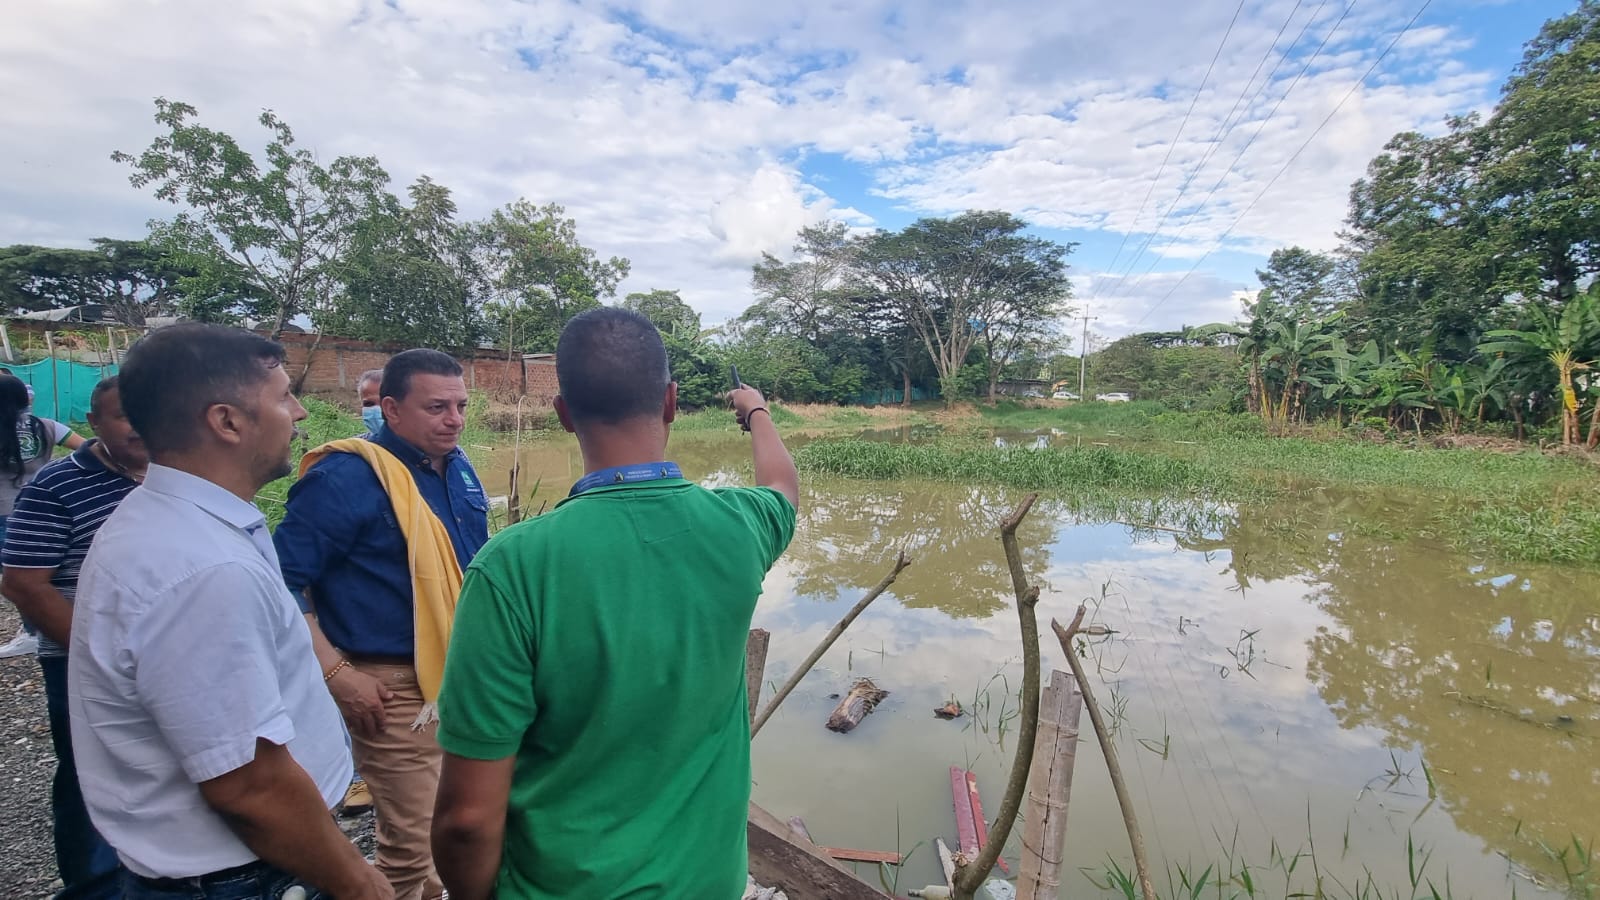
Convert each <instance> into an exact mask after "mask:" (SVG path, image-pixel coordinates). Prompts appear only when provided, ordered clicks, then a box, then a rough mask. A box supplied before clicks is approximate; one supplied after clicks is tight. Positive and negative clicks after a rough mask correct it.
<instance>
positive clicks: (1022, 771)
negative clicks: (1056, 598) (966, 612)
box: [955, 494, 1039, 900]
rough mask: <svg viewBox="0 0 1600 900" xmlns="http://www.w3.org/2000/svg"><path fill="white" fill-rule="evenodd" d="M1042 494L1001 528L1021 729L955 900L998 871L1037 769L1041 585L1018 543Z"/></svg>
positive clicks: (959, 874) (959, 873)
mask: <svg viewBox="0 0 1600 900" xmlns="http://www.w3.org/2000/svg"><path fill="white" fill-rule="evenodd" d="M1037 499H1039V495H1038V494H1029V495H1028V496H1026V497H1024V498H1022V502H1021V503H1019V504H1017V508H1016V509H1014V510H1012V512H1011V514H1010V515H1008V516H1006V517H1005V519H1004V520H1002V521H1001V523H1000V543H1001V545H1002V546H1003V547H1004V548H1005V552H1006V566H1007V568H1009V569H1010V570H1011V589H1012V591H1013V592H1014V593H1015V594H1016V597H1017V621H1018V624H1019V625H1020V627H1021V630H1022V725H1021V727H1020V728H1018V729H1017V752H1016V756H1015V758H1014V759H1012V761H1011V774H1010V777H1009V779H1008V780H1007V782H1006V792H1005V796H1004V797H1003V798H1002V799H1001V801H1000V811H999V812H998V813H997V814H996V815H995V822H994V830H993V831H991V832H990V833H989V841H988V843H986V844H984V845H983V847H982V849H980V850H979V851H978V858H977V859H975V860H972V861H970V862H968V863H966V864H965V865H961V866H958V867H957V869H956V880H955V897H956V900H972V898H973V897H974V896H975V895H976V894H977V892H978V888H979V887H981V886H982V885H983V881H984V879H985V878H988V877H989V872H990V871H991V870H993V869H994V864H995V861H996V860H998V859H999V858H1000V851H1001V850H1003V849H1005V845H1006V841H1007V840H1008V839H1010V837H1011V828H1012V826H1014V825H1016V824H1017V812H1018V811H1019V810H1021V809H1022V798H1023V795H1024V794H1026V793H1027V791H1028V772H1029V770H1030V769H1032V768H1033V745H1034V740H1035V737H1036V735H1037V733H1038V729H1039V620H1038V619H1037V618H1036V617H1035V615H1034V611H1033V609H1034V607H1035V606H1036V605H1038V603H1039V586H1038V585H1033V584H1029V583H1028V572H1027V570H1026V569H1025V568H1024V567H1023V564H1022V548H1021V547H1020V546H1019V545H1018V544H1017V526H1019V525H1021V524H1022V520H1023V519H1024V518H1026V517H1027V515H1028V510H1029V509H1032V508H1033V502H1034V501H1035V500H1037Z"/></svg>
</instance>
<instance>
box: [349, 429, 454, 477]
mask: <svg viewBox="0 0 1600 900" xmlns="http://www.w3.org/2000/svg"><path fill="white" fill-rule="evenodd" d="M369 440H371V441H372V442H373V443H375V444H377V445H378V446H380V447H382V448H383V449H385V450H388V451H389V452H390V453H393V454H394V455H395V458H396V459H398V460H400V461H401V462H403V463H405V464H406V465H408V466H414V467H416V466H426V465H428V463H429V459H428V454H426V453H423V452H422V451H421V450H418V449H417V448H416V447H413V446H411V444H410V443H408V442H407V441H406V440H405V439H404V438H402V437H401V436H400V435H398V434H395V433H394V432H393V431H390V430H389V426H388V425H385V426H383V427H382V428H379V429H378V433H377V434H374V435H372V436H371V437H370V438H369ZM460 455H461V448H460V447H456V448H454V449H452V450H451V451H450V452H449V453H446V454H445V459H446V460H452V459H455V458H456V457H457V456H460Z"/></svg>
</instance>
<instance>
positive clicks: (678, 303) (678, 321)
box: [622, 290, 700, 334]
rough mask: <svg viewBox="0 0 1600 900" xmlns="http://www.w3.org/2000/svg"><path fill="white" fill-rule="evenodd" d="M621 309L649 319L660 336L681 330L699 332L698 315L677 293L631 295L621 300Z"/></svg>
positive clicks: (660, 291) (659, 292)
mask: <svg viewBox="0 0 1600 900" xmlns="http://www.w3.org/2000/svg"><path fill="white" fill-rule="evenodd" d="M622 307H623V308H624V309H631V310H633V311H634V312H636V313H639V314H640V315H642V316H644V317H645V318H646V319H649V320H650V322H651V324H653V325H655V326H656V328H657V329H659V330H660V331H661V333H662V334H670V333H674V332H676V331H678V330H679V329H683V330H684V331H694V332H699V330H700V314H699V313H697V312H695V311H694V307H692V306H690V305H689V304H687V303H685V302H683V298H682V297H680V296H678V292H677V291H663V290H652V291H650V292H649V293H632V294H629V295H628V296H626V297H623V298H622Z"/></svg>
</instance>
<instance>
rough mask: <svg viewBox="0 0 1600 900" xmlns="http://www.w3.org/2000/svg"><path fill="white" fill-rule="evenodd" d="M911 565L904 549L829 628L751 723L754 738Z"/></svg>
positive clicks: (751, 732) (751, 733)
mask: <svg viewBox="0 0 1600 900" xmlns="http://www.w3.org/2000/svg"><path fill="white" fill-rule="evenodd" d="M909 565H911V560H910V559H908V558H907V557H906V552H905V551H904V550H901V551H900V552H899V553H898V554H897V555H896V556H895V560H894V568H893V569H891V570H890V571H889V574H887V575H885V576H883V580H882V581H880V582H878V583H877V584H876V585H875V586H873V588H872V590H870V591H868V592H867V593H866V596H864V597H862V598H861V599H860V600H858V601H856V605H855V606H853V607H851V608H850V611H849V612H847V613H845V614H844V618H842V619H840V620H839V624H837V625H835V626H833V630H831V631H829V632H828V634H827V636H826V637H824V638H823V639H822V643H820V644H818V645H817V649H815V650H812V651H811V655H810V656H808V657H806V659H805V662H803V663H801V664H800V667H799V668H798V669H795V670H794V674H793V675H790V676H789V680H788V681H785V682H784V683H783V687H781V688H778V692H777V693H776V694H774V695H772V702H771V703H768V704H767V707H766V709H763V710H762V711H761V715H759V716H757V717H756V720H755V721H754V722H753V723H751V725H750V737H751V738H752V739H753V738H755V736H756V735H757V734H759V733H760V732H761V726H763V725H765V724H767V720H768V719H770V718H772V714H773V713H775V712H777V711H778V704H780V703H782V702H783V701H784V700H785V699H787V698H788V696H789V694H790V693H791V692H793V691H794V689H795V688H796V687H797V686H799V684H800V679H802V678H804V677H806V673H807V672H810V671H811V667H812V666H814V665H816V664H817V660H819V659H821V658H822V654H824V653H827V652H828V648H829V647H832V646H833V642H834V641H837V640H838V639H839V635H841V634H844V630H845V629H846V628H849V627H850V623H851V622H854V621H855V620H856V616H859V615H861V613H862V612H863V611H864V610H865V609H866V608H867V607H868V606H871V605H872V601H874V600H876V599H878V595H879V594H882V593H883V592H884V591H886V590H888V589H889V585H891V584H894V580H895V579H896V578H898V577H900V573H901V572H903V571H905V568H906V566H909Z"/></svg>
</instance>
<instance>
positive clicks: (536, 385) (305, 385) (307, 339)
mask: <svg viewBox="0 0 1600 900" xmlns="http://www.w3.org/2000/svg"><path fill="white" fill-rule="evenodd" d="M280 340H281V341H282V343H283V346H284V349H285V350H286V351H287V356H288V358H287V361H286V365H287V368H288V370H289V375H290V376H291V377H293V378H297V379H300V390H301V392H302V393H306V394H314V395H316V396H319V397H324V398H327V399H329V400H333V401H335V402H341V403H349V402H351V401H352V400H353V398H354V396H355V391H356V381H357V380H358V379H360V378H361V373H362V372H365V371H367V370H368V369H381V368H383V365H384V363H386V362H388V361H389V357H391V356H393V355H394V354H396V353H399V352H400V351H402V350H405V349H407V348H405V347H402V346H386V345H381V344H373V343H371V342H368V341H354V340H349V339H347V338H340V337H334V336H333V335H320V336H319V335H315V334H285V335H283V336H282V337H281V338H280ZM456 358H457V359H458V360H460V361H461V367H462V368H463V369H464V370H465V372H464V373H463V377H465V378H466V381H467V388H468V389H470V390H480V391H483V392H485V393H487V394H488V395H489V396H490V397H493V398H494V399H496V400H501V401H504V402H508V403H514V402H516V400H517V398H518V397H520V396H522V394H523V393H524V392H526V393H527V395H528V402H529V403H530V404H534V405H536V407H538V408H543V409H549V408H550V407H551V405H552V400H553V399H554V397H555V395H556V376H555V370H556V367H555V358H554V357H553V356H552V357H549V358H547V359H546V358H535V359H529V360H524V359H523V358H522V355H521V354H520V353H517V354H512V355H511V358H510V359H507V358H506V353H505V351H503V350H480V351H478V352H477V353H475V354H473V355H470V356H467V355H457V356H456ZM308 360H309V365H308Z"/></svg>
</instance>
